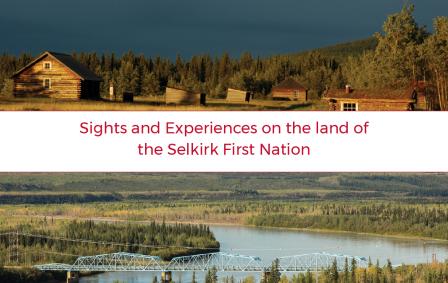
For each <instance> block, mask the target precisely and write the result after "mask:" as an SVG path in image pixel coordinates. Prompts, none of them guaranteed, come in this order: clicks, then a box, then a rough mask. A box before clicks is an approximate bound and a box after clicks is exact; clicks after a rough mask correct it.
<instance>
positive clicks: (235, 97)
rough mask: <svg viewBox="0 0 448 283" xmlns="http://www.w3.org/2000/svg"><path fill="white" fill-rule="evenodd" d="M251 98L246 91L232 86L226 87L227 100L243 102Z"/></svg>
mask: <svg viewBox="0 0 448 283" xmlns="http://www.w3.org/2000/svg"><path fill="white" fill-rule="evenodd" d="M251 98H252V96H251V94H250V92H248V91H245V90H238V89H233V88H229V89H227V97H226V101H227V102H230V103H244V102H250V99H251Z"/></svg>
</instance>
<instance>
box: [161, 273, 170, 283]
mask: <svg viewBox="0 0 448 283" xmlns="http://www.w3.org/2000/svg"><path fill="white" fill-rule="evenodd" d="M172 279H173V277H172V274H171V271H162V276H161V277H160V282H161V283H170V282H171V281H172Z"/></svg>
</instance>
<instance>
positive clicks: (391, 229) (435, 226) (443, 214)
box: [246, 202, 448, 240]
mask: <svg viewBox="0 0 448 283" xmlns="http://www.w3.org/2000/svg"><path fill="white" fill-rule="evenodd" d="M246 222H247V224H250V225H255V226H267V227H287V228H310V229H328V230H337V231H350V232H362V233H375V234H396V235H409V236H418V237H430V238H438V239H444V240H448V209H447V207H446V206H442V205H402V204H396V203H379V204H377V203H374V202H371V203H370V202H367V203H363V204H350V203H346V204H343V203H333V204H329V203H323V204H313V205H312V206H302V207H300V206H298V205H289V206H288V205H285V206H284V207H280V206H277V205H273V204H271V205H269V204H267V205H266V206H265V207H263V209H262V210H261V211H260V212H259V213H258V214H256V215H253V216H249V217H248V218H247V220H246Z"/></svg>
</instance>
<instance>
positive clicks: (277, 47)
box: [0, 0, 448, 58]
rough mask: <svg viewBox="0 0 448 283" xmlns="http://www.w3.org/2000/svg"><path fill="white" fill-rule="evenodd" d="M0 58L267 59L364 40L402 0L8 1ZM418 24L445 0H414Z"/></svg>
mask: <svg viewBox="0 0 448 283" xmlns="http://www.w3.org/2000/svg"><path fill="white" fill-rule="evenodd" d="M2 2H3V3H2V4H1V5H0V35H1V36H0V53H4V52H5V53H12V54H19V53H21V52H27V53H32V54H34V55H36V54H38V53H40V52H42V51H44V50H52V51H59V52H68V53H70V52H74V51H77V52H80V51H88V52H92V51H95V52H99V53H102V52H115V53H116V54H122V53H124V52H126V51H128V50H132V51H133V52H134V53H137V54H140V53H143V54H145V55H146V56H152V57H154V56H162V57H167V58H174V57H175V56H176V55H177V54H180V55H181V56H183V57H185V58H189V57H191V56H193V55H195V54H205V53H207V54H211V55H212V56H218V55H220V54H222V53H223V52H229V53H230V54H231V55H232V56H239V55H240V54H241V53H243V52H245V51H249V52H251V53H252V54H254V55H259V56H268V55H272V54H280V53H292V52H298V51H303V50H309V49H313V48H317V47H323V46H328V45H332V44H336V43H341V42H346V41H351V40H356V39H363V38H367V37H369V36H371V35H372V34H374V33H375V32H377V31H381V27H382V24H383V22H384V20H385V19H386V17H387V15H389V14H391V13H394V12H398V11H399V10H400V9H401V7H402V5H403V2H404V1H403V0H39V1H36V0H20V1H15V0H3V1H2ZM412 3H414V4H415V6H416V10H415V17H416V19H417V21H418V23H419V24H420V25H426V26H428V27H430V26H431V25H432V19H433V18H434V17H436V16H448V1H447V0H413V1H412Z"/></svg>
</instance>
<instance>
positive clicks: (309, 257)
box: [34, 252, 368, 272]
mask: <svg viewBox="0 0 448 283" xmlns="http://www.w3.org/2000/svg"><path fill="white" fill-rule="evenodd" d="M278 260H279V270H280V271H282V272H305V271H311V272H316V271H320V270H323V269H326V268H328V267H330V266H331V265H332V264H333V262H334V261H336V263H337V267H338V269H339V270H343V268H344V266H345V262H346V260H347V261H348V264H349V268H350V265H351V262H352V261H353V260H354V261H355V262H356V266H358V267H367V266H368V262H367V260H366V258H364V257H358V256H350V255H338V254H329V253H310V254H301V255H293V256H285V257H279V258H278ZM270 266H271V263H264V262H263V261H262V259H261V258H260V257H257V256H246V255H239V254H229V253H224V252H217V253H206V254H198V255H191V256H181V257H175V258H173V259H172V260H171V261H169V262H165V261H162V259H161V258H160V257H158V256H151V255H142V254H133V253H125V252H118V253H112V254H101V255H93V256H81V257H78V258H77V259H76V261H75V262H74V263H73V264H64V263H50V264H42V265H35V266H34V267H35V268H37V269H39V270H42V271H68V272H89V271H90V272H91V271H99V272H117V271H161V272H172V271H207V270H209V269H211V268H213V267H214V268H216V269H217V270H218V271H237V272H264V271H266V270H268V269H269V268H270Z"/></svg>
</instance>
